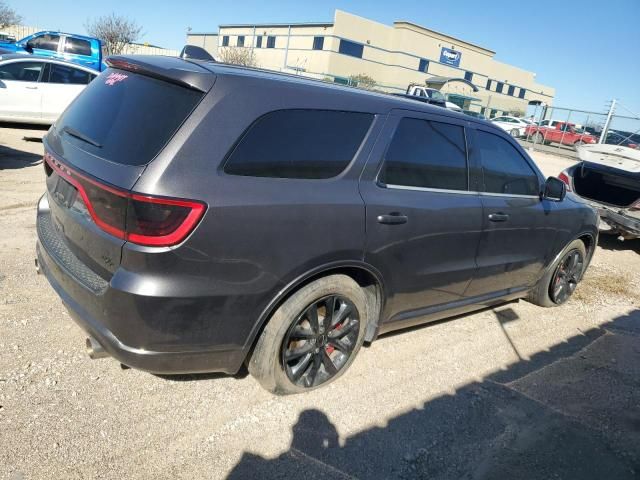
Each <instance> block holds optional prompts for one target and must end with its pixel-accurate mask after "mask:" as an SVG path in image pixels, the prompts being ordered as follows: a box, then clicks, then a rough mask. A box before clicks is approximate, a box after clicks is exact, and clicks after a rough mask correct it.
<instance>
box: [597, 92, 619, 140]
mask: <svg viewBox="0 0 640 480" xmlns="http://www.w3.org/2000/svg"><path fill="white" fill-rule="evenodd" d="M615 110H616V99H615V98H614V99H613V100H612V101H611V106H610V107H609V113H608V114H607V119H606V120H605V122H604V127H602V132H600V139H599V140H598V143H604V142H605V140H606V139H607V132H608V131H609V126H610V125H611V117H613V112H615Z"/></svg>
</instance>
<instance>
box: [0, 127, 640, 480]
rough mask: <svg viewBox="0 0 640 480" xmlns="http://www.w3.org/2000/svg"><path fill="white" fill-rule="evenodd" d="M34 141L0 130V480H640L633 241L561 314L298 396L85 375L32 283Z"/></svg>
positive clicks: (45, 295)
mask: <svg viewBox="0 0 640 480" xmlns="http://www.w3.org/2000/svg"><path fill="white" fill-rule="evenodd" d="M44 133H45V131H44V130H27V129H24V128H18V127H16V126H10V125H4V126H2V125H0V192H1V201H0V232H1V233H0V478H5V479H12V480H17V479H40V478H42V479H51V478H64V479H75V478H109V479H111V478H113V479H121V478H134V479H136V478H141V479H142V478H144V479H146V478H151V477H154V478H171V479H176V478H185V479H194V478H209V479H217V478H225V477H230V478H238V479H244V478H260V479H265V478H302V477H306V478H309V479H310V478H332V479H335V478H403V479H405V478H430V479H432V478H433V479H438V478H442V479H450V478H519V479H529V478H531V479H534V478H540V479H548V478H580V479H587V478H593V479H596V478H616V479H624V478H639V476H640V255H639V252H640V242H639V241H628V242H624V243H620V242H618V241H616V240H615V239H613V238H608V237H602V239H601V242H600V245H599V247H598V249H597V252H596V254H595V257H594V260H593V264H592V266H591V267H590V269H589V271H588V273H587V276H586V279H585V281H584V282H583V283H582V284H581V285H580V286H579V287H578V290H577V292H576V295H575V296H574V297H573V299H572V300H571V301H570V302H568V303H567V304H566V305H564V306H562V307H559V308H555V309H543V308H539V307H536V306H534V305H531V304H529V303H527V302H524V301H521V302H518V303H511V304H508V305H504V306H501V307H499V308H496V309H492V310H485V311H481V312H479V313H475V314H472V315H466V316H462V317H458V318H456V319H453V320H448V321H443V322H438V323H435V324H431V325H428V326H425V327H421V328H416V329H413V330H411V331H403V332H400V333H395V334H392V335H387V336H384V337H382V338H380V339H379V340H378V341H376V342H374V343H373V344H372V345H371V346H369V347H367V348H364V349H363V350H362V351H361V352H360V354H359V357H358V358H357V359H356V361H355V362H354V364H353V366H352V367H351V369H350V370H349V371H348V372H347V373H346V374H345V375H344V376H343V377H342V378H341V379H340V380H339V381H338V382H336V383H334V384H332V385H330V386H328V387H326V388H323V389H320V390H317V391H315V392H311V393H309V394H305V395H298V396H293V397H275V396H272V395H271V394H269V393H267V392H266V391H264V390H263V389H261V388H260V387H259V386H258V384H257V383H256V382H255V381H254V380H253V379H252V378H251V377H247V376H243V375H238V376H236V377H230V376H224V375H215V374H211V375H199V376H180V377H161V376H154V375H151V374H148V373H144V372H140V371H136V370H131V369H129V370H122V369H121V367H120V365H119V364H118V363H117V362H115V361H113V360H110V359H104V360H96V361H91V360H89V359H88V357H87V356H86V354H85V351H84V339H85V337H86V336H85V334H84V333H83V332H82V331H81V330H80V329H79V328H78V327H77V326H76V325H75V324H74V323H73V322H72V320H71V319H70V318H69V315H68V314H67V313H66V311H65V309H64V307H63V306H62V304H61V302H60V300H59V299H58V297H57V296H56V295H55V294H54V292H53V290H52V289H51V288H50V287H49V285H48V283H47V281H46V279H45V278H43V277H42V276H38V275H36V272H35V269H34V246H35V241H36V232H35V211H34V210H35V203H36V201H37V199H38V198H39V196H40V195H41V194H42V192H43V191H44V175H43V170H42V165H41V163H40V160H41V156H42V144H41V143H40V142H39V141H38V139H39V138H40V137H41V136H42V135H43V134H44ZM532 155H533V156H534V157H535V160H536V161H537V162H538V164H539V165H540V167H541V168H542V170H543V171H544V172H545V173H546V174H549V175H552V174H553V175H556V174H557V173H559V172H560V171H561V170H562V169H563V168H565V167H566V166H568V165H569V164H570V163H571V162H570V161H569V160H567V159H566V158H562V157H554V156H550V155H545V154H542V153H539V152H533V153H532Z"/></svg>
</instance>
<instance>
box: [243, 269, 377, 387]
mask: <svg viewBox="0 0 640 480" xmlns="http://www.w3.org/2000/svg"><path fill="white" fill-rule="evenodd" d="M330 310H333V312H334V313H333V314H332V315H327V312H328V311H330ZM314 312H315V313H314ZM366 314H367V298H366V295H365V292H364V291H363V290H362V288H360V286H359V285H358V284H357V283H356V282H355V281H354V280H353V279H352V278H351V277H348V276H346V275H331V276H328V277H324V278H320V279H318V280H316V281H314V282H312V283H310V284H308V285H305V286H304V287H302V288H301V289H300V290H298V291H297V292H295V293H294V294H293V295H291V297H289V299H287V300H286V301H285V302H284V303H283V304H282V305H281V306H280V308H278V309H277V310H276V311H275V313H274V314H273V315H272V316H271V318H270V319H269V321H268V323H267V325H266V326H265V328H264V330H263V332H262V334H261V335H260V337H259V338H258V341H257V343H256V346H255V348H254V350H253V353H252V354H251V358H250V359H249V362H248V369H249V373H251V375H252V376H253V377H254V378H255V379H256V380H258V382H260V384H261V385H262V386H263V387H264V388H265V389H267V390H268V391H270V392H272V393H275V394H277V395H289V394H294V393H302V392H307V391H310V390H314V389H316V388H319V387H321V386H324V385H327V384H329V383H331V382H333V381H335V380H337V379H338V378H340V376H341V375H342V374H343V373H344V372H345V371H346V370H347V369H348V368H349V366H350V365H351V363H353V361H354V359H355V357H356V355H357V353H358V351H359V350H360V347H361V346H362V343H363V342H364V335H365V330H366V322H367V318H366ZM341 317H344V319H341ZM314 318H315V320H314ZM334 322H335V323H334ZM302 352H305V353H303V354H302Z"/></svg>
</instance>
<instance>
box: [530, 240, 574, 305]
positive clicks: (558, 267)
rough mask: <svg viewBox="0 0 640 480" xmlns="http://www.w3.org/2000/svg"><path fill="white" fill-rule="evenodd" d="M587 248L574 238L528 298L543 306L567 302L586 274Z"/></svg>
mask: <svg viewBox="0 0 640 480" xmlns="http://www.w3.org/2000/svg"><path fill="white" fill-rule="evenodd" d="M586 259H587V249H586V248H585V245H584V243H583V242H582V241H581V240H574V241H573V242H571V243H570V244H569V245H567V246H566V247H565V249H564V250H563V251H562V254H560V256H559V257H558V260H556V261H555V263H554V264H553V266H552V267H551V268H549V270H548V271H547V273H545V275H544V276H543V277H542V278H541V279H540V281H539V282H538V284H537V285H536V286H535V287H534V289H533V290H532V291H531V293H530V294H529V298H528V300H529V301H530V302H531V303H534V304H536V305H539V306H541V307H557V306H559V305H562V304H563V303H565V302H566V301H567V300H569V298H570V297H571V295H573V292H574V291H575V289H576V287H577V285H578V283H579V282H580V280H581V279H582V275H583V274H584V268H585V265H586Z"/></svg>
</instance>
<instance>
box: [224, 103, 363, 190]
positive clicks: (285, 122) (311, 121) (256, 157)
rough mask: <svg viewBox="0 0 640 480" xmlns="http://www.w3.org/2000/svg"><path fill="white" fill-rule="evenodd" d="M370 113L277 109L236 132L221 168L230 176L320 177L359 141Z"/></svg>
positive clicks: (335, 169) (331, 172) (343, 163)
mask: <svg viewBox="0 0 640 480" xmlns="http://www.w3.org/2000/svg"><path fill="white" fill-rule="evenodd" d="M372 121H373V115H371V114H368V113H356V112H340V111H331V110H278V111H275V112H271V113H268V114H266V115H264V116H262V117H260V118H259V119H258V120H256V121H255V122H254V123H253V125H251V126H250V127H249V129H248V130H247V131H246V132H245V134H244V135H243V136H242V138H241V139H240V141H239V142H238V143H237V145H236V147H235V148H234V149H233V150H232V151H231V153H230V154H229V156H228V159H227V161H226V163H225V166H224V172H225V173H228V174H230V175H243V176H252V177H274V178H307V179H322V178H331V177H335V176H337V175H339V174H340V173H342V172H343V171H344V169H345V168H346V167H347V165H349V163H350V162H351V160H352V159H353V157H354V156H355V154H356V152H357V151H358V148H359V147H360V144H361V143H362V141H363V139H364V137H365V135H366V133H367V131H368V130H369V126H370V125H371V122H372Z"/></svg>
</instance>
